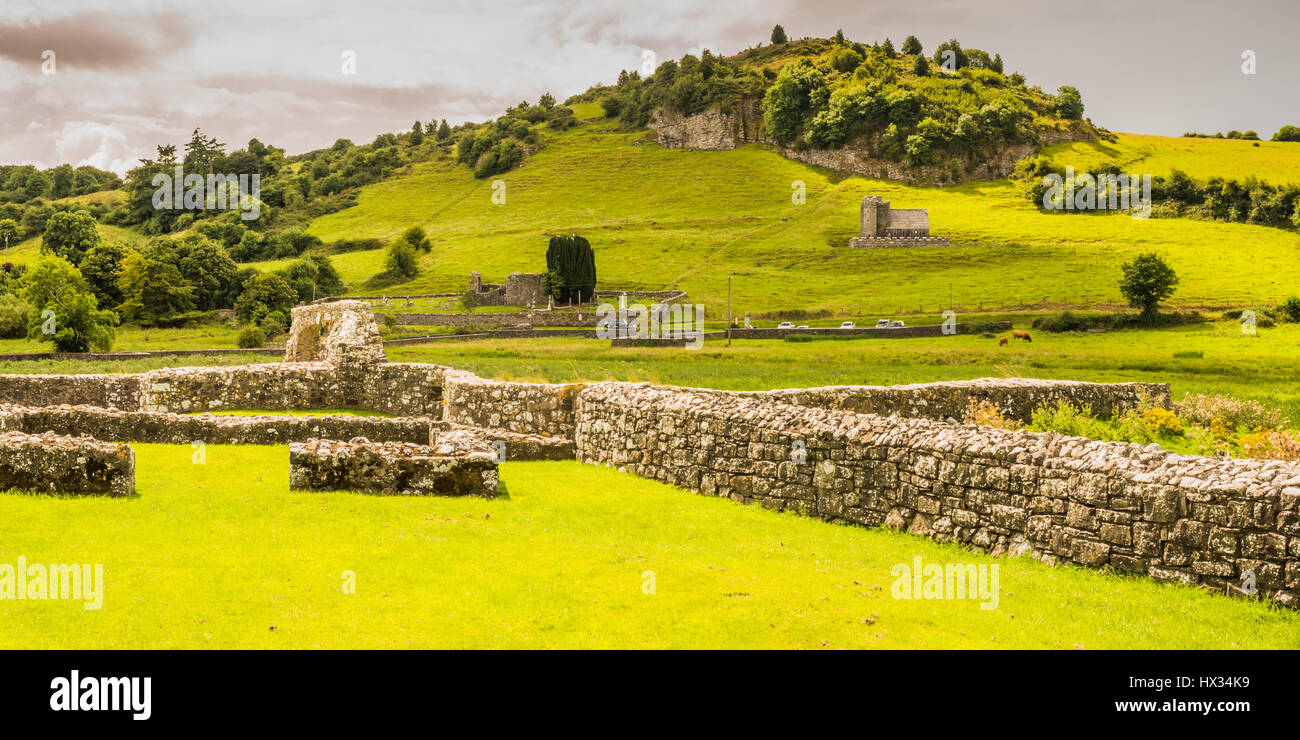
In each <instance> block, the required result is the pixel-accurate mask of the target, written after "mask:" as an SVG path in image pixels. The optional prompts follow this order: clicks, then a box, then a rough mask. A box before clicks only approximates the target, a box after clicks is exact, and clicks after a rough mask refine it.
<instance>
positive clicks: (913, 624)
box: [0, 445, 1300, 649]
mask: <svg viewBox="0 0 1300 740" xmlns="http://www.w3.org/2000/svg"><path fill="white" fill-rule="evenodd" d="M135 447H136V450H137V465H138V472H137V490H138V492H139V496H138V497H135V498H131V499H104V498H87V499H75V498H61V499H51V498H49V497H44V496H29V495H22V494H13V493H4V494H0V521H3V522H5V536H4V541H3V547H2V548H0V562H4V563H9V564H11V565H13V564H15V563H16V562H17V557H18V556H20V555H22V556H25V557H26V558H27V561H28V562H29V563H36V562H41V563H92V564H95V563H98V564H102V565H103V566H104V570H103V573H104V592H103V593H104V595H103V605H102V608H101V609H99V610H86V609H84V606H83V604H82V602H79V601H48V600H47V601H17V600H9V599H6V600H3V601H0V648H19V647H21V648H143V647H150V648H234V647H246V648H344V647H355V648H403V647H499V648H505V647H581V648H595V647H623V648H632V647H676V648H708V647H747V648H980V647H1004V648H1064V649H1075V648H1086V649H1095V648H1231V647H1243V648H1297V647H1300V614H1296V613H1291V612H1286V611H1283V610H1279V609H1271V608H1268V607H1266V606H1264V605H1260V604H1254V603H1247V602H1243V601H1240V600H1235V599H1230V598H1227V597H1223V596H1221V595H1215V594H1209V593H1206V592H1203V591H1199V590H1196V589H1193V588H1190V587H1186V586H1181V585H1168V584H1157V583H1155V582H1152V581H1149V580H1146V579H1139V578H1128V577H1121V576H1114V575H1109V574H1106V573H1101V572H1095V571H1088V570H1084V569H1080V568H1074V567H1065V566H1062V567H1055V568H1052V567H1047V566H1044V565H1042V564H1040V563H1037V562H1035V561H1032V560H1029V559H1024V558H1018V559H996V560H995V559H991V558H987V557H985V556H981V555H977V554H974V553H972V552H969V551H966V550H963V549H961V548H958V547H954V546H944V545H938V544H935V543H932V542H929V541H927V540H924V539H921V538H917V537H912V536H910V535H904V534H899V533H894V532H890V531H886V530H871V529H865V528H861V527H856V526H839V525H832V524H827V523H823V522H820V521H816V520H811V519H808V518H804V517H799V516H794V515H789V514H778V513H775V512H771V511H767V510H764V509H762V508H760V507H757V506H743V505H740V504H736V503H733V502H731V501H728V500H725V499H716V498H709V497H704V496H698V495H695V494H691V493H688V492H684V491H680V490H676V489H674V488H671V487H669V486H665V485H662V484H659V483H655V482H652V481H646V480H641V479H638V478H635V477H632V476H629V475H625V474H621V473H618V472H615V471H613V470H610V469H606V468H598V467H591V466H583V465H580V464H578V463H576V462H558V463H507V464H506V465H505V466H503V468H502V479H503V481H504V482H505V484H506V486H507V487H508V490H509V496H508V497H506V498H501V499H497V500H483V499H445V498H432V497H413V498H405V497H381V496H364V495H354V494H345V493H307V492H298V491H290V490H288V488H287V479H288V464H287V451H286V448H284V447H280V446H277V447H232V446H216V445H210V446H209V447H208V449H207V461H206V464H203V465H196V464H193V463H192V462H191V454H192V451H191V449H190V448H189V447H188V446H166V445H135ZM917 555H919V556H921V557H922V558H923V560H924V562H927V563H931V562H937V563H963V564H974V565H980V564H989V565H992V564H996V565H998V566H999V570H1000V573H999V589H998V594H999V597H998V602H997V607H996V608H994V609H988V610H984V609H981V608H980V602H979V601H976V600H960V601H958V600H952V601H943V600H928V601H922V600H903V599H895V598H892V596H891V585H892V583H893V577H892V576H891V569H892V568H893V567H894V566H895V565H897V564H909V565H910V564H911V563H912V562H913V557H914V556H917ZM486 574H490V577H486ZM350 577H354V579H355V580H354V582H355V593H345V592H344V584H345V579H349V578H350ZM651 578H653V581H651ZM648 584H652V585H653V589H652V590H653V593H645V592H644V591H645V590H650V589H649V585H648ZM990 603H991V602H990Z"/></svg>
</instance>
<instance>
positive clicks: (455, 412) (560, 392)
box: [442, 368, 586, 438]
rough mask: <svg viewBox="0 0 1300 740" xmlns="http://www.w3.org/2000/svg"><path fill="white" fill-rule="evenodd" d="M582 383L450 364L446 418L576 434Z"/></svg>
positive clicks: (544, 432) (559, 434) (528, 430)
mask: <svg viewBox="0 0 1300 740" xmlns="http://www.w3.org/2000/svg"><path fill="white" fill-rule="evenodd" d="M585 387H586V386H585V384H582V383H568V384H555V383H511V382H504V381H499V380H487V379H485V378H480V377H479V376H477V375H474V374H473V373H467V372H463V371H460V370H452V369H450V368H448V369H447V371H446V372H445V373H444V374H443V388H442V394H443V399H444V405H443V418H444V419H445V420H447V421H450V422H454V423H458V424H467V425H470V426H477V427H488V428H492V429H504V430H506V431H510V432H518V433H521V434H537V435H543V436H548V437H569V438H572V437H573V431H574V429H575V426H576V423H575V422H576V418H575V416H574V401H575V399H576V398H577V395H578V393H579V392H581V391H582V389H583V388H585Z"/></svg>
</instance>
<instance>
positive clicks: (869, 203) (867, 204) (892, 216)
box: [849, 195, 950, 249]
mask: <svg viewBox="0 0 1300 740" xmlns="http://www.w3.org/2000/svg"><path fill="white" fill-rule="evenodd" d="M861 218H862V231H861V234H860V235H859V236H856V237H854V238H852V239H849V247H851V248H853V249H873V248H878V247H923V246H947V245H949V244H950V241H949V240H948V238H947V237H934V236H930V212H929V211H928V210H927V209H925V208H892V207H890V205H889V201H887V200H885V199H883V198H881V197H880V196H879V195H868V196H867V197H865V198H863V199H862V208H861Z"/></svg>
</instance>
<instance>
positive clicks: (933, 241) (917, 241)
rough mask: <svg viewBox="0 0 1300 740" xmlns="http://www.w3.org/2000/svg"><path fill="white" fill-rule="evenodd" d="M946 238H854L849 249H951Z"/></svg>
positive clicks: (949, 242) (950, 242)
mask: <svg viewBox="0 0 1300 740" xmlns="http://www.w3.org/2000/svg"><path fill="white" fill-rule="evenodd" d="M951 246H952V240H951V239H949V238H948V237H946V236H855V237H852V238H850V239H849V249H890V248H892V247H951Z"/></svg>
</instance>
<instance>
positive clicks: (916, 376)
mask: <svg viewBox="0 0 1300 740" xmlns="http://www.w3.org/2000/svg"><path fill="white" fill-rule="evenodd" d="M1033 337H1034V341H1033V342H1032V343H1029V344H1026V343H1024V342H1015V343H1013V344H1010V345H1008V346H1006V347H1001V346H998V344H997V341H996V340H993V339H985V338H983V337H980V336H978V335H959V336H952V337H934V338H917V339H863V340H854V341H816V342H806V343H792V342H784V341H781V340H776V339H771V340H735V341H734V342H733V343H732V346H731V347H730V348H728V347H727V346H726V342H725V341H717V340H709V341H706V342H705V344H704V346H703V347H702V348H701V349H699V350H698V351H689V350H684V349H680V348H666V347H665V348H652V347H619V348H612V347H610V346H609V344H608V343H607V342H596V341H591V340H583V339H568V338H555V339H530V340H523V339H489V340H476V341H468V342H447V343H439V344H429V345H414V346H394V347H389V348H388V356H389V358H390V359H392V360H394V361H401V362H434V363H438V364H443V365H451V366H454V367H459V368H464V369H466V370H471V371H473V372H476V373H478V374H480V375H483V376H485V377H495V378H502V379H515V380H531V381H549V382H565V381H576V380H630V381H648V382H655V383H665V384H671V385H689V386H702V387H710V388H725V389H733V390H763V389H770V388H797V387H806V386H818V385H856V384H870V385H877V384H878V385H894V384H900V383H920V382H929V381H936V380H963V379H969V378H978V377H1030V378H1060V379H1068V380H1093V381H1099V382H1119V381H1146V382H1159V383H1166V382H1167V383H1170V385H1171V386H1172V389H1173V391H1174V396H1175V397H1176V398H1177V397H1180V396H1181V395H1182V394H1183V393H1187V392H1197V393H1224V394H1228V395H1234V396H1239V397H1241V398H1253V399H1256V400H1260V401H1263V402H1265V403H1269V404H1272V405H1276V406H1280V407H1282V408H1284V409H1286V410H1287V412H1288V413H1289V414H1290V415H1291V417H1292V418H1293V419H1298V420H1300V384H1297V383H1296V380H1295V379H1296V378H1297V377H1300V353H1297V351H1296V347H1297V345H1298V344H1300V326H1295V325H1283V326H1279V327H1277V328H1273V329H1260V330H1259V331H1258V333H1257V334H1256V335H1255V336H1246V335H1243V334H1242V333H1241V329H1240V326H1239V325H1238V324H1237V323H1236V322H1230V321H1224V322H1217V323H1209V324H1196V325H1190V326H1184V327H1178V328H1172V329H1162V330H1154V331H1116V332H1107V333H1104V334H1078V333H1066V334H1048V333H1045V332H1038V331H1034V332H1033ZM1189 352H1190V353H1193V355H1194V353H1197V352H1199V353H1200V355H1201V356H1199V357H1197V356H1187V355H1188V353H1189ZM1176 355H1179V356H1176Z"/></svg>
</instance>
